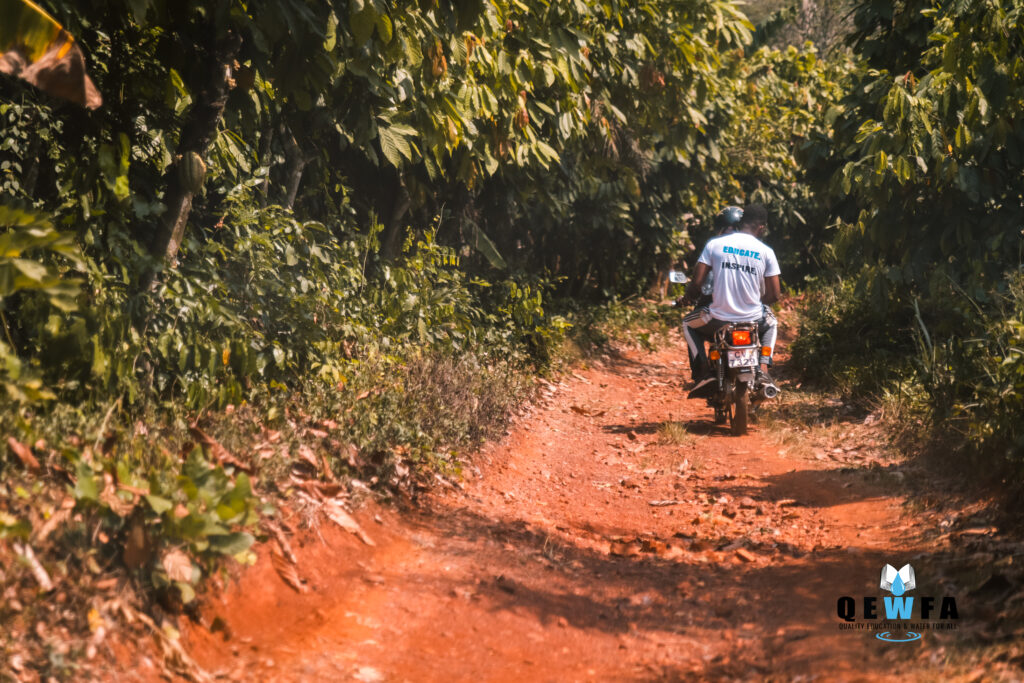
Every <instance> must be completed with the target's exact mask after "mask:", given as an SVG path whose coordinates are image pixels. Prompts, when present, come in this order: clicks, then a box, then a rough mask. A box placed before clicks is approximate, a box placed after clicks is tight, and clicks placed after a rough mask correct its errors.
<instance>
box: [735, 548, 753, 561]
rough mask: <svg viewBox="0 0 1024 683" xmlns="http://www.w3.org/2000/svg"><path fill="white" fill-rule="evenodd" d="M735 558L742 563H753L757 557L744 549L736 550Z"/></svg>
mask: <svg viewBox="0 0 1024 683" xmlns="http://www.w3.org/2000/svg"><path fill="white" fill-rule="evenodd" d="M736 557H738V558H740V559H741V560H743V561H744V562H753V561H754V560H756V559H757V555H755V554H754V553H752V552H750V551H749V550H747V549H746V548H740V549H739V550H737V551H736Z"/></svg>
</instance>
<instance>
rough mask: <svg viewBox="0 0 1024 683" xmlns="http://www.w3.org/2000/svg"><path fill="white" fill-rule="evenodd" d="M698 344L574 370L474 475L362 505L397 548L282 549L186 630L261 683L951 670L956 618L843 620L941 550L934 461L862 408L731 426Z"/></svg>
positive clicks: (328, 541)
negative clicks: (740, 433)
mask: <svg viewBox="0 0 1024 683" xmlns="http://www.w3.org/2000/svg"><path fill="white" fill-rule="evenodd" d="M676 341H677V342H679V341H680V340H676ZM682 349H683V346H682V345H681V343H677V344H673V345H671V346H669V347H666V348H664V349H662V350H660V351H657V352H653V353H650V352H645V351H640V350H627V351H623V352H621V353H619V354H617V355H614V356H609V357H606V358H605V359H603V360H601V361H599V362H597V363H596V364H594V365H593V366H592V367H589V368H588V369H585V370H580V371H578V372H576V373H573V374H572V375H569V376H567V377H566V379H565V380H564V381H562V382H561V383H559V384H558V385H553V386H551V387H550V389H549V390H548V391H547V392H546V395H545V396H544V398H543V400H542V401H541V402H540V403H538V404H536V405H535V406H534V407H533V408H532V409H531V410H530V411H529V412H528V413H527V414H525V415H523V416H521V417H520V418H519V419H518V421H517V423H516V424H515V426H514V427H513V428H512V430H511V432H510V434H509V435H508V436H507V438H505V439H504V440H503V441H502V442H500V443H496V444H491V445H489V446H487V447H486V448H485V449H484V450H483V451H482V452H480V453H479V454H477V455H475V456H474V458H473V462H474V463H475V468H474V471H473V472H468V473H466V476H465V478H464V480H463V482H462V483H461V484H460V485H459V486H458V487H449V488H448V489H445V490H442V491H440V492H439V493H437V494H435V495H433V496H432V497H431V498H430V499H429V500H427V501H426V502H425V504H423V505H421V506H420V507H419V508H417V510H415V511H412V512H404V513H402V512H397V511H395V510H394V509H392V508H378V507H374V506H370V507H368V508H367V509H365V510H363V511H362V512H360V514H359V515H357V516H358V517H359V519H360V520H362V522H363V524H364V528H365V529H366V531H367V532H368V533H369V535H370V536H372V538H373V540H374V542H375V543H376V545H375V546H374V547H370V546H367V545H365V544H362V543H360V542H359V541H358V540H356V539H355V538H354V537H353V536H351V535H348V534H345V533H343V532H342V531H340V530H338V529H336V528H329V527H328V526H324V527H322V528H321V530H320V532H319V535H318V534H312V533H311V534H309V535H308V536H307V538H305V541H304V543H303V547H301V548H298V549H297V553H298V555H299V565H298V567H299V571H300V573H301V574H302V576H303V578H304V579H305V580H306V581H307V585H308V586H309V587H310V590H309V592H307V593H305V594H297V593H296V592H294V591H292V590H291V589H289V588H288V587H287V586H285V585H284V583H283V582H282V581H281V580H280V579H279V578H278V577H277V576H276V575H275V574H274V571H273V569H272V567H271V566H270V565H271V563H270V562H267V561H261V562H260V563H259V564H258V565H257V566H256V567H255V568H253V569H251V570H249V571H248V572H247V573H246V574H245V575H244V576H243V577H242V579H241V581H240V582H239V583H237V584H236V585H235V586H233V587H232V588H231V589H229V590H228V591H227V593H226V594H225V595H224V596H223V598H222V599H221V601H220V602H214V603H213V604H211V605H209V606H208V608H207V610H206V614H205V620H206V622H207V623H208V624H209V623H214V624H216V625H217V626H218V628H216V629H215V630H214V631H213V632H210V631H206V630H200V629H194V630H192V631H191V632H188V633H187V634H186V642H187V643H188V645H189V647H190V648H191V650H192V652H193V653H194V654H195V656H196V659H197V661H198V662H199V663H200V664H201V665H202V666H203V667H205V668H206V669H207V670H208V671H210V672H214V673H219V674H220V675H223V676H226V677H228V678H238V679H243V678H245V679H252V680H296V681H297V680H339V679H354V680H364V681H372V680H388V681H391V680H394V681H402V680H410V681H452V680H459V681H471V680H473V681H475V680H509V681H512V680H530V681H533V680H551V681H572V680H672V679H688V680H693V679H704V680H721V679H750V680H764V679H778V680H791V679H793V678H794V677H799V676H808V677H810V678H808V679H806V680H810V679H812V678H814V677H816V676H819V675H820V676H823V677H824V678H826V679H829V680H853V679H857V678H859V677H863V679H864V680H876V679H886V678H888V677H890V676H895V675H897V674H899V675H900V677H901V678H902V679H903V680H915V679H921V680H934V679H935V678H936V677H937V676H938V675H939V674H938V672H937V671H935V670H931V669H930V668H929V667H932V666H933V664H931V663H930V662H931V661H932V660H931V659H929V657H928V653H929V652H930V651H931V650H930V649H929V648H932V649H934V648H935V647H937V646H938V645H940V644H941V643H942V642H944V640H945V639H948V638H955V637H956V636H955V634H942V633H930V632H929V633H927V634H925V637H924V639H923V640H922V642H920V643H914V644H904V645H892V644H885V643H881V642H879V641H878V640H877V639H875V638H874V637H873V635H872V634H870V633H866V632H847V631H840V629H839V619H838V618H837V617H836V600H837V598H838V597H839V596H842V595H851V596H864V595H877V594H878V593H879V590H878V585H877V584H878V576H879V571H880V568H881V567H882V566H883V565H884V564H886V563H889V564H893V565H895V566H897V567H899V566H902V564H903V563H905V562H909V561H911V560H910V558H913V557H921V556H922V554H925V555H926V554H927V552H928V551H927V547H926V546H925V544H924V543H923V541H922V540H921V539H920V536H919V534H918V533H917V531H918V530H917V529H915V528H914V527H913V525H912V524H910V523H909V522H908V521H907V520H906V518H905V517H904V516H903V511H904V502H905V495H906V492H905V489H904V488H903V486H904V479H906V478H907V477H905V476H904V471H905V470H906V469H907V468H909V467H910V465H908V464H906V463H901V462H895V461H892V460H883V459H881V456H880V454H879V451H878V449H877V443H875V441H874V438H873V436H872V434H871V433H870V431H869V428H868V427H865V426H863V425H861V424H860V421H856V422H850V423H849V425H848V429H847V426H845V425H844V426H843V428H844V429H847V431H846V432H845V437H846V438H845V440H844V443H845V444H846V446H845V447H843V448H836V449H834V451H835V452H832V451H831V450H822V449H821V448H814V447H813V446H814V445H813V444H812V443H810V442H809V441H808V440H807V437H806V434H805V433H802V432H799V431H796V430H795V429H794V428H789V427H786V426H785V425H773V426H772V427H771V428H770V429H769V428H768V427H767V426H765V424H761V425H758V424H755V425H753V427H752V430H751V433H750V434H749V435H748V436H745V437H732V436H730V435H729V434H728V426H727V425H726V426H721V427H717V426H715V425H714V424H713V421H712V412H711V410H710V409H709V408H707V407H706V406H705V405H704V404H703V402H702V401H687V400H686V398H685V391H684V389H683V381H684V371H685V370H686V363H685V354H684V352H683V351H682ZM783 389H784V393H783V395H782V398H781V401H782V402H785V401H787V400H793V399H792V398H791V396H790V397H787V394H786V393H785V392H786V391H787V390H791V389H792V387H789V386H788V385H786V384H785V383H783ZM765 422H767V418H766V419H765ZM851 444H852V445H853V446H852V447H851ZM919 566H920V567H921V568H922V569H924V568H926V566H927V560H921V561H920V564H919ZM918 571H919V573H918V580H919V590H920V591H921V592H922V594H941V593H940V592H939V591H940V590H941V588H940V587H938V586H935V585H933V584H930V581H931V579H929V576H928V575H927V572H926V571H921V569H919V570H918ZM929 589H931V593H929ZM932 659H934V658H932ZM935 666H937V665H935Z"/></svg>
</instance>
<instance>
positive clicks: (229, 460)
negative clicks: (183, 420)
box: [188, 425, 252, 474]
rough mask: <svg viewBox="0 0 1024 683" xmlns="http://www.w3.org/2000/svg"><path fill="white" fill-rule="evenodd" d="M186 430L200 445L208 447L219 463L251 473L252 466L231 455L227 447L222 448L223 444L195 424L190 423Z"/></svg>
mask: <svg viewBox="0 0 1024 683" xmlns="http://www.w3.org/2000/svg"><path fill="white" fill-rule="evenodd" d="M188 431H189V434H191V435H192V438H193V439H195V440H196V441H198V442H199V443H200V445H202V446H205V447H206V448H208V449H209V451H210V455H211V456H212V457H213V459H214V460H216V461H217V462H218V463H220V464H221V465H231V466H232V467H234V468H236V469H239V470H242V471H243V472H249V473H250V474H251V473H252V468H251V467H249V465H247V464H245V463H244V462H242V461H241V460H239V459H238V458H236V457H235V456H234V455H232V454H231V452H230V451H228V449H226V448H224V446H222V445H220V443H219V442H218V441H217V440H216V439H214V438H213V437H212V436H210V435H209V434H207V433H206V432H204V431H203V430H201V429H200V428H199V427H197V426H196V425H192V426H191V427H189V428H188Z"/></svg>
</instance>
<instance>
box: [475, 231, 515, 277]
mask: <svg viewBox="0 0 1024 683" xmlns="http://www.w3.org/2000/svg"><path fill="white" fill-rule="evenodd" d="M472 245H473V246H474V247H475V248H476V249H477V251H479V252H480V253H481V254H483V256H484V258H486V259H487V261H488V262H489V263H490V264H491V265H492V266H494V267H495V268H500V269H502V270H504V269H505V268H507V267H508V264H506V263H505V259H503V258H502V257H501V253H500V252H499V251H498V247H497V246H496V245H495V244H494V242H492V241H491V238H490V237H488V236H487V235H486V234H485V233H484V231H483V230H481V229H480V226H478V225H475V224H474V225H473V239H472Z"/></svg>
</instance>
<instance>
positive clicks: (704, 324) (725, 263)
mask: <svg viewBox="0 0 1024 683" xmlns="http://www.w3.org/2000/svg"><path fill="white" fill-rule="evenodd" d="M767 228H768V211H767V210H766V209H765V208H764V206H763V205H761V204H752V205H749V206H747V207H745V208H744V209H743V214H742V217H741V218H740V220H739V223H738V224H737V225H736V230H735V232H732V233H729V234H726V235H721V236H719V237H715V238H712V239H711V240H709V241H708V243H707V245H705V247H704V251H702V252H701V255H700V258H699V259H697V267H696V269H695V271H694V276H693V284H692V285H690V289H689V291H688V292H687V295H688V296H690V297H692V298H695V297H696V296H698V295H699V294H700V292H701V287H702V286H703V285H704V283H705V282H706V281H707V279H708V276H709V275H710V276H713V287H712V292H711V305H710V306H709V307H708V308H707V309H702V308H700V307H698V308H697V309H696V310H695V311H694V312H693V314H691V315H688V316H686V317H685V318H684V319H683V323H684V326H683V333H684V335H685V336H686V343H687V346H688V347H689V351H690V367H691V369H692V371H693V373H694V380H696V384H695V386H694V388H693V391H691V392H690V395H691V396H692V395H693V394H694V393H697V392H699V391H700V389H702V388H703V387H705V386H707V385H710V384H711V383H712V382H714V381H715V378H714V377H713V376H712V375H711V368H710V366H709V365H708V360H707V352H706V351H705V349H704V338H707V337H710V336H711V335H713V334H714V332H715V330H717V329H719V328H720V327H722V326H723V325H725V324H726V323H729V322H757V323H758V328H759V335H760V337H761V343H762V345H763V346H767V347H769V348H770V349H771V350H772V351H773V352H774V349H775V337H776V332H777V322H776V320H775V316H774V315H772V314H771V310H770V309H769V308H768V305H769V304H772V303H774V302H776V301H778V299H779V296H780V294H781V291H780V285H779V274H780V270H779V262H778V260H777V259H776V258H775V252H774V251H772V249H771V247H769V246H768V245H766V244H765V243H764V242H762V241H761V240H760V239H758V238H759V237H760V236H761V235H763V234H764V232H765V230H767ZM698 335H700V336H699V337H698ZM769 360H770V356H769Z"/></svg>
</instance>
